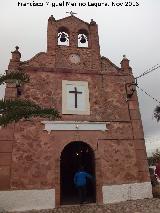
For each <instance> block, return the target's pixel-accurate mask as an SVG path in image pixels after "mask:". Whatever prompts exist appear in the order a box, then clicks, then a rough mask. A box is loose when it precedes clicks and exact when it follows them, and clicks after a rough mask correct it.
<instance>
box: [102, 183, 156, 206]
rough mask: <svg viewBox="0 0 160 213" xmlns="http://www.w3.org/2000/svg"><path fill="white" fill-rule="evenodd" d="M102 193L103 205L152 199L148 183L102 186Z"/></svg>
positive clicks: (150, 187)
mask: <svg viewBox="0 0 160 213" xmlns="http://www.w3.org/2000/svg"><path fill="white" fill-rule="evenodd" d="M102 192H103V203H104V204H106V203H116V202H121V201H127V200H136V199H144V198H152V197H153V196H152V186H151V183H150V182H145V183H131V184H122V185H109V186H103V187H102Z"/></svg>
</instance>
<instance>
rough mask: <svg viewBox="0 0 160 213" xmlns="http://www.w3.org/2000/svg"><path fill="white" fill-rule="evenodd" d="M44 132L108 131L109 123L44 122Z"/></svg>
mask: <svg viewBox="0 0 160 213" xmlns="http://www.w3.org/2000/svg"><path fill="white" fill-rule="evenodd" d="M41 123H43V124H44V125H45V128H44V130H46V131H48V132H49V133H50V132H51V131H52V130H53V131H69V130H72V131H76V130H79V131H106V130H108V129H107V124H109V123H108V122H89V121H42V122H41Z"/></svg>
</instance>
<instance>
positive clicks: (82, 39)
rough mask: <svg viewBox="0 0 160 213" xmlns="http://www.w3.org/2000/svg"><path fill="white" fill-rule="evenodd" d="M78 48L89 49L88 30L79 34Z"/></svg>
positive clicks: (80, 31)
mask: <svg viewBox="0 0 160 213" xmlns="http://www.w3.org/2000/svg"><path fill="white" fill-rule="evenodd" d="M78 47H88V32H87V31H86V30H79V32H78Z"/></svg>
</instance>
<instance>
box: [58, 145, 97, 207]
mask: <svg viewBox="0 0 160 213" xmlns="http://www.w3.org/2000/svg"><path fill="white" fill-rule="evenodd" d="M82 167H83V169H84V171H85V172H87V173H89V174H90V175H91V176H92V179H88V178H86V181H87V184H86V200H85V201H86V203H95V202H96V177H95V156H94V151H93V150H92V148H91V147H90V146H89V145H88V144H86V143H84V142H81V141H74V142H71V143H69V144H68V145H66V146H65V147H64V149H63V151H62V153H61V159H60V193H61V197H60V200H61V202H60V203H61V204H63V205H67V204H68V205H69V204H79V203H80V200H79V194H78V190H77V187H76V186H75V184H74V176H75V173H76V172H77V171H78V170H79V169H80V168H82Z"/></svg>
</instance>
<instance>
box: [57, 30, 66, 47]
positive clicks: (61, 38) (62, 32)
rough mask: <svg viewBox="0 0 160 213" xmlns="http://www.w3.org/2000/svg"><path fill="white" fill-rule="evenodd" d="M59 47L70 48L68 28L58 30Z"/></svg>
mask: <svg viewBox="0 0 160 213" xmlns="http://www.w3.org/2000/svg"><path fill="white" fill-rule="evenodd" d="M58 45H59V46H62V45H63V46H69V30H68V29H67V28H66V27H60V28H59V29H58Z"/></svg>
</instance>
